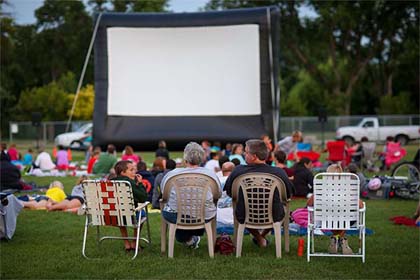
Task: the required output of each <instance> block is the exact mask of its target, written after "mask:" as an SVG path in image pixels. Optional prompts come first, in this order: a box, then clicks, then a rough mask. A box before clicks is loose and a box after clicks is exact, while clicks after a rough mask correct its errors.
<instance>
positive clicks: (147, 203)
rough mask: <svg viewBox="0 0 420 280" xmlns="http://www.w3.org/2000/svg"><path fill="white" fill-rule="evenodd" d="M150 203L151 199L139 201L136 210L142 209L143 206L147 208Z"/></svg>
mask: <svg viewBox="0 0 420 280" xmlns="http://www.w3.org/2000/svg"><path fill="white" fill-rule="evenodd" d="M149 204H150V202H149V201H146V202H143V203H139V204H138V205H137V208H136V211H141V210H142V209H143V208H145V207H146V206H147V205H149Z"/></svg>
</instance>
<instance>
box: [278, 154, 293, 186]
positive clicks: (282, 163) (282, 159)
mask: <svg viewBox="0 0 420 280" xmlns="http://www.w3.org/2000/svg"><path fill="white" fill-rule="evenodd" d="M286 157H287V155H286V153H285V152H283V151H282V150H277V151H275V152H274V162H275V164H276V167H278V168H281V169H283V170H284V171H285V172H286V174H287V177H289V180H293V178H294V175H295V171H294V170H293V169H292V168H288V167H287V166H286Z"/></svg>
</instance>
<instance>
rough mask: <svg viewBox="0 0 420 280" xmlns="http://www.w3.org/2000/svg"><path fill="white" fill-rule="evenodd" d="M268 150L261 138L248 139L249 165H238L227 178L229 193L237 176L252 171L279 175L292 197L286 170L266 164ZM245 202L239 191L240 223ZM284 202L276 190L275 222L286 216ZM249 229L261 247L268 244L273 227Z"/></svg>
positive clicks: (237, 213) (246, 155)
mask: <svg viewBox="0 0 420 280" xmlns="http://www.w3.org/2000/svg"><path fill="white" fill-rule="evenodd" d="M267 155H268V150H267V146H266V145H265V143H264V141H262V140H259V139H252V140H248V141H247V142H246V144H245V159H246V162H247V165H238V166H236V167H235V169H234V170H233V171H232V173H231V174H230V176H229V177H228V179H227V180H226V183H225V187H224V190H225V191H226V193H227V195H229V196H230V197H232V184H233V181H234V180H235V178H237V177H238V176H240V175H242V174H246V173H250V172H260V173H269V174H273V175H275V176H277V177H279V178H280V179H281V180H282V181H283V182H284V184H285V186H286V190H287V198H290V197H291V196H292V194H293V185H292V183H291V182H290V180H289V178H288V177H287V174H286V172H285V171H284V170H283V169H281V168H277V167H274V166H270V165H268V164H266V162H265V160H266V159H267ZM244 204H245V202H244V198H243V194H242V191H240V192H239V197H238V202H237V205H236V211H235V213H234V215H235V216H236V219H237V220H238V222H239V223H240V224H243V223H244V222H245V205H244ZM284 215H285V213H284V209H283V204H282V203H281V201H280V194H279V193H278V191H277V190H276V191H275V192H274V201H273V219H274V221H275V222H278V221H281V220H282V219H283V218H284ZM248 231H249V232H250V233H251V234H252V235H253V236H254V242H255V243H256V244H258V246H260V247H266V246H267V242H268V241H267V240H266V238H265V236H266V235H267V234H268V233H270V232H271V229H267V230H263V231H261V232H260V231H258V230H256V229H248Z"/></svg>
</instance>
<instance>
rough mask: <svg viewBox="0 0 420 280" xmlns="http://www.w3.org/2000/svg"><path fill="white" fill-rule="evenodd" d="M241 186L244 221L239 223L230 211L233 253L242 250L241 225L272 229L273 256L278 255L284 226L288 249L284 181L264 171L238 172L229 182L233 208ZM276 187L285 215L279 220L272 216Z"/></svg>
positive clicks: (238, 255) (287, 217) (287, 208)
mask: <svg viewBox="0 0 420 280" xmlns="http://www.w3.org/2000/svg"><path fill="white" fill-rule="evenodd" d="M240 189H241V190H242V193H243V196H244V206H245V222H244V223H243V224H240V223H239V222H238V221H237V219H236V217H235V215H234V235H233V242H234V244H235V245H236V257H240V256H241V254H242V241H243V235H244V230H245V228H252V229H271V228H273V229H274V236H275V245H276V257H277V258H281V250H282V249H281V228H282V227H283V229H284V241H285V247H286V249H285V251H286V252H289V249H290V246H289V204H288V200H287V191H286V186H285V184H284V182H283V181H282V180H281V179H280V178H278V177H277V176H274V175H272V174H268V173H257V172H252V173H246V174H243V175H240V176H238V177H237V178H236V179H235V180H234V181H233V184H232V202H233V209H234V210H233V211H234V212H235V209H236V205H237V202H238V198H239V190H240ZM276 189H277V190H278V192H279V195H280V201H281V202H282V203H283V205H284V211H285V216H284V218H283V220H281V221H280V222H274V220H273V197H274V191H275V190H276Z"/></svg>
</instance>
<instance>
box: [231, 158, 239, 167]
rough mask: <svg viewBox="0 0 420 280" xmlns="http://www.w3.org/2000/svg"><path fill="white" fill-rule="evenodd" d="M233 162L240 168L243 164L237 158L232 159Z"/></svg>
mask: <svg viewBox="0 0 420 280" xmlns="http://www.w3.org/2000/svg"><path fill="white" fill-rule="evenodd" d="M231 162H233V164H234V165H235V166H238V165H240V164H241V161H240V160H239V159H237V158H234V159H232V160H231Z"/></svg>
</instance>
